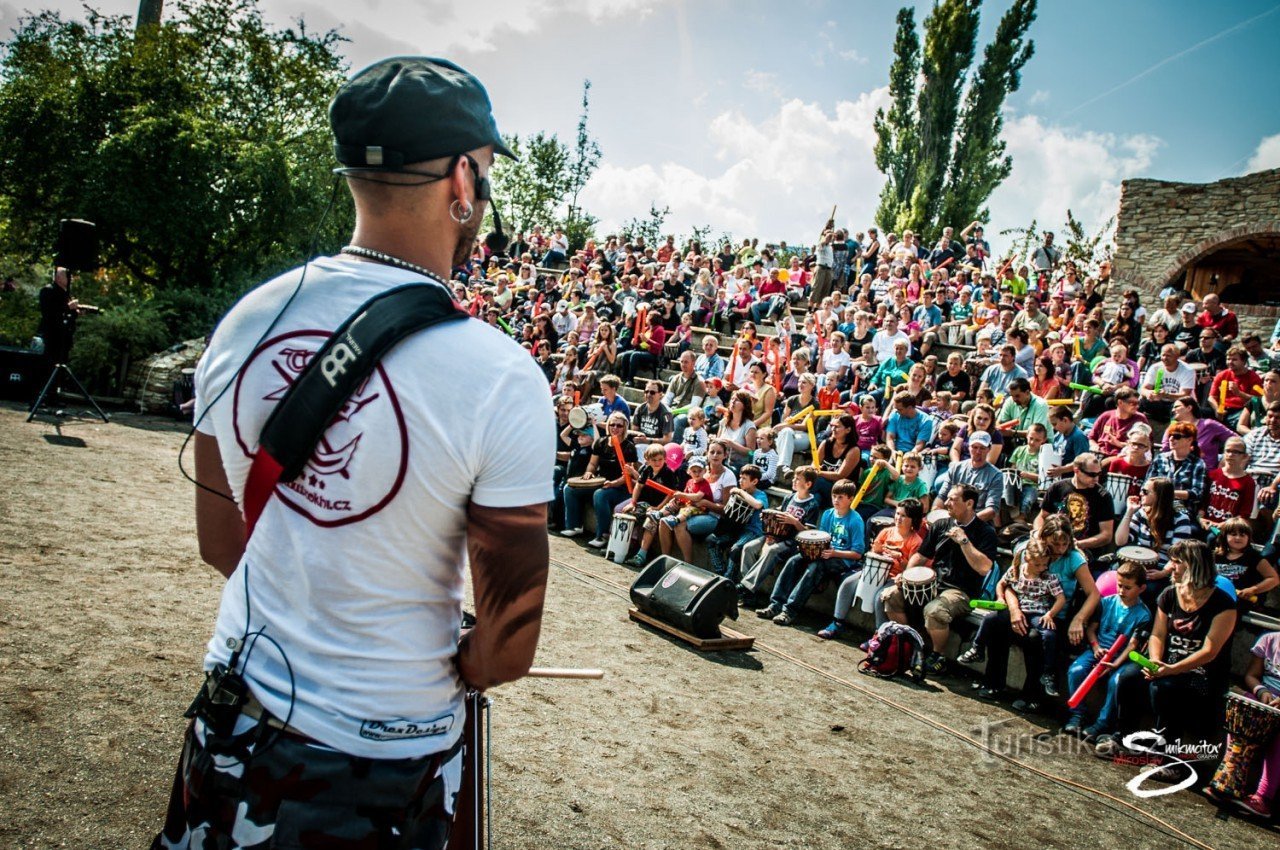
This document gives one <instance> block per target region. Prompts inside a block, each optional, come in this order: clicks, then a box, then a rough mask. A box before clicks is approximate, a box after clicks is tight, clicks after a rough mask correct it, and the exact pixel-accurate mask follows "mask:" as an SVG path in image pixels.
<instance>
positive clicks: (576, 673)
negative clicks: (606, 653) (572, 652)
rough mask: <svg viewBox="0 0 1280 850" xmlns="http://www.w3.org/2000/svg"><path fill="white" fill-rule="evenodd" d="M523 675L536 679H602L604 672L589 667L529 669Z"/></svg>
mask: <svg viewBox="0 0 1280 850" xmlns="http://www.w3.org/2000/svg"><path fill="white" fill-rule="evenodd" d="M525 675H526V676H533V677H534V678H537V679H603V678H604V671H603V670H597V669H595V668H590V667H586V668H574V667H530V668H529V672H528V673H526V674H525Z"/></svg>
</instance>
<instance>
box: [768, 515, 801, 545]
mask: <svg viewBox="0 0 1280 850" xmlns="http://www.w3.org/2000/svg"><path fill="white" fill-rule="evenodd" d="M760 522H761V524H762V525H763V526H764V533H765V534H766V535H768V536H769V537H772V538H773V539H775V540H790V539H791V538H792V537H795V536H796V532H797V531H798V530H799V529H797V528H796V527H795V526H794V525H792V524H791V514H789V513H787V512H786V511H777V510H774V509H773V508H766V509H765V510H763V511H761V512H760Z"/></svg>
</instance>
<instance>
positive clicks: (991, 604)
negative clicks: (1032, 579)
mask: <svg viewBox="0 0 1280 850" xmlns="http://www.w3.org/2000/svg"><path fill="white" fill-rule="evenodd" d="M969 607H970V608H983V609H985V610H987V611H1004V610H1005V609H1007V608H1008V607H1009V606H1008V605H1006V604H1004V603H1003V602H997V601H996V600H994V599H970V600H969ZM1072 708H1075V706H1072Z"/></svg>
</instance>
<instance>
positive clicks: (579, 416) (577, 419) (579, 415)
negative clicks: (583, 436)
mask: <svg viewBox="0 0 1280 850" xmlns="http://www.w3.org/2000/svg"><path fill="white" fill-rule="evenodd" d="M587 421H588V420H587V411H586V408H582V407H575V408H574V409H573V410H570V411H569V424H570V425H572V426H573V427H574V428H585V427H587Z"/></svg>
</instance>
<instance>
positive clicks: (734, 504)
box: [721, 493, 755, 526]
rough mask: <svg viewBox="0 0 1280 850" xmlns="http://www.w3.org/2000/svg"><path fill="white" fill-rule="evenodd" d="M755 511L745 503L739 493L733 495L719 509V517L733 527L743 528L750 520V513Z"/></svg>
mask: <svg viewBox="0 0 1280 850" xmlns="http://www.w3.org/2000/svg"><path fill="white" fill-rule="evenodd" d="M753 510H755V509H754V508H752V507H751V505H750V504H748V503H747V499H746V497H745V496H743V495H742V494H741V493H734V494H733V495H732V496H730V497H729V499H728V501H726V502H725V503H724V507H723V508H722V509H721V516H723V517H724V518H725V519H726V520H728V521H729V522H731V523H734V524H735V525H742V526H745V525H746V524H747V523H748V522H749V521H750V520H751V512H752V511H753Z"/></svg>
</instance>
